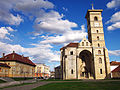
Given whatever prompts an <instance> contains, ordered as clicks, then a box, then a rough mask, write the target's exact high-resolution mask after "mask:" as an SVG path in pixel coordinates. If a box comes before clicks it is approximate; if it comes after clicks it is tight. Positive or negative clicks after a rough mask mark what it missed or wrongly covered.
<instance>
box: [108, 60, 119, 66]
mask: <svg viewBox="0 0 120 90" xmlns="http://www.w3.org/2000/svg"><path fill="white" fill-rule="evenodd" d="M110 65H111V66H112V65H120V62H116V61H112V62H110Z"/></svg>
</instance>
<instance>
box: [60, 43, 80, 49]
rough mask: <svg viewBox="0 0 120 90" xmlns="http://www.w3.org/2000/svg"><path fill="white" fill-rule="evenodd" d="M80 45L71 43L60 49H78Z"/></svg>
mask: <svg viewBox="0 0 120 90" xmlns="http://www.w3.org/2000/svg"><path fill="white" fill-rule="evenodd" d="M78 44H79V43H69V44H68V45H67V46H65V47H62V48H60V50H62V49H64V48H66V47H78Z"/></svg>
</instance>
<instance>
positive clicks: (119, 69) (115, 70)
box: [112, 65, 120, 72]
mask: <svg viewBox="0 0 120 90" xmlns="http://www.w3.org/2000/svg"><path fill="white" fill-rule="evenodd" d="M112 72H120V65H119V66H118V67H117V68H115V69H114V70H113V71H112Z"/></svg>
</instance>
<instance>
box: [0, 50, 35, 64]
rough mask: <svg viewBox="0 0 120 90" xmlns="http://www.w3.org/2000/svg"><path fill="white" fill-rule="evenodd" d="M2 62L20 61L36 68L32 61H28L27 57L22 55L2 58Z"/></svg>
mask: <svg viewBox="0 0 120 90" xmlns="http://www.w3.org/2000/svg"><path fill="white" fill-rule="evenodd" d="M0 61H18V62H21V63H24V64H28V65H32V66H36V65H35V64H34V63H33V62H32V61H31V60H30V59H28V58H27V57H24V56H22V55H19V54H17V53H14V52H13V53H11V54H8V55H6V56H4V57H2V58H0Z"/></svg>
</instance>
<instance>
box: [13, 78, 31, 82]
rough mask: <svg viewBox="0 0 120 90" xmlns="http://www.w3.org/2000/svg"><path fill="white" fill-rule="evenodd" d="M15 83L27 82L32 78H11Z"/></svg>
mask: <svg viewBox="0 0 120 90" xmlns="http://www.w3.org/2000/svg"><path fill="white" fill-rule="evenodd" d="M12 79H14V80H15V81H22V80H29V79H33V78H12Z"/></svg>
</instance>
